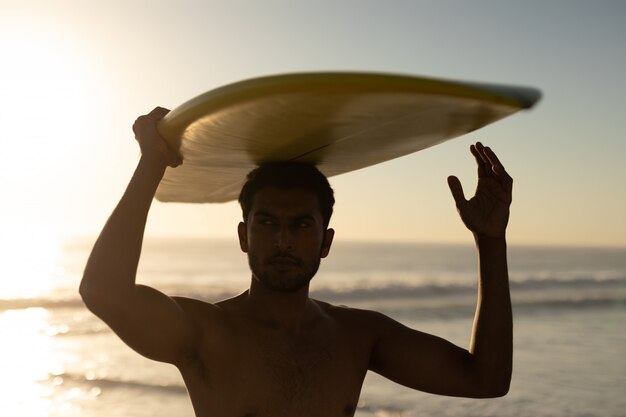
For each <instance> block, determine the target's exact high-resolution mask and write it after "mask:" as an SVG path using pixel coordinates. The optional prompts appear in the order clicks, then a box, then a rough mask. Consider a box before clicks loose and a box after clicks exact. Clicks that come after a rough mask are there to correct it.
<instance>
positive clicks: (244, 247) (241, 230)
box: [237, 222, 248, 253]
mask: <svg viewBox="0 0 626 417" xmlns="http://www.w3.org/2000/svg"><path fill="white" fill-rule="evenodd" d="M237 234H238V235H239V247H240V248H241V251H242V252H244V253H248V230H247V227H246V224H245V223H244V222H239V224H238V225H237Z"/></svg>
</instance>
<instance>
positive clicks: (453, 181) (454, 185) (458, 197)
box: [448, 175, 467, 207]
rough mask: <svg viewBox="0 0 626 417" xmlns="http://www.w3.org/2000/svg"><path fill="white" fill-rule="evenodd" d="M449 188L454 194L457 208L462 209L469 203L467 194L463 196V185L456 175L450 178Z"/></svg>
mask: <svg viewBox="0 0 626 417" xmlns="http://www.w3.org/2000/svg"><path fill="white" fill-rule="evenodd" d="M448 186H449V187H450V191H451V192H452V197H453V198H454V202H455V203H456V206H457V207H461V206H462V205H463V204H465V203H466V202H467V200H466V199H465V194H463V186H462V185H461V181H459V179H458V178H457V177H455V176H454V175H451V176H449V177H448Z"/></svg>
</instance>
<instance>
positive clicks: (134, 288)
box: [80, 108, 196, 362]
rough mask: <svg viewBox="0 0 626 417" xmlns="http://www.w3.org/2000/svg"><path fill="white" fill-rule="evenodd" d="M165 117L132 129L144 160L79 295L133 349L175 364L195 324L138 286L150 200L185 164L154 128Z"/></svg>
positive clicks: (157, 113)
mask: <svg viewBox="0 0 626 417" xmlns="http://www.w3.org/2000/svg"><path fill="white" fill-rule="evenodd" d="M167 113H168V110H166V109H163V108H156V109H154V110H153V111H152V112H151V113H149V114H147V115H145V116H141V117H139V118H138V119H137V121H136V122H135V124H134V126H133V131H134V132H135V138H136V139H137V141H138V142H139V145H140V147H141V153H142V155H141V159H140V161H139V164H138V165H137V168H136V170H135V173H134V175H133V177H132V179H131V180H130V183H129V184H128V187H127V189H126V192H125V193H124V196H123V197H122V199H121V200H120V202H119V203H118V205H117V207H116V208H115V210H114V211H113V213H112V214H111V217H110V218H109V219H108V221H107V223H106V225H105V226H104V229H103V230H102V232H101V234H100V236H99V237H98V240H97V241H96V243H95V245H94V248H93V250H92V252H91V255H90V257H89V260H88V262H87V266H86V268H85V272H84V275H83V279H82V281H81V284H80V294H81V296H82V298H83V300H84V301H85V304H86V305H87V307H88V308H89V309H90V310H91V311H92V312H94V314H96V315H97V316H99V317H100V318H101V319H103V320H104V321H105V322H106V323H107V324H108V325H109V326H110V327H111V328H112V329H113V330H114V331H115V332H116V333H117V334H118V335H119V336H120V337H121V338H122V339H123V340H124V341H125V342H126V343H127V344H128V345H129V346H131V347H132V348H133V349H135V350H136V351H138V352H139V353H141V354H143V355H144V356H147V357H150V358H152V359H156V360H161V361H165V362H176V361H178V360H180V358H181V353H182V352H183V351H184V350H186V349H189V348H190V346H191V345H193V343H194V338H195V337H196V336H195V333H194V326H193V323H192V321H191V320H190V319H189V318H188V317H187V315H186V314H185V312H184V310H183V309H182V308H181V307H180V305H179V303H177V302H176V301H175V300H174V299H172V298H169V297H167V296H166V295H164V294H162V293H160V292H158V291H157V290H155V289H152V288H150V287H146V286H142V285H136V284H135V275H136V272H137V265H138V262H139V256H140V253H141V245H142V240H143V233H144V229H145V225H146V219H147V216H148V211H149V209H150V205H151V203H152V199H153V197H154V194H155V192H156V189H157V187H158V185H159V182H160V181H161V178H162V177H163V174H164V172H165V168H166V167H167V166H168V165H169V166H172V167H174V166H177V165H179V164H180V163H181V160H180V158H179V157H178V155H176V153H174V152H173V151H171V150H170V149H169V148H168V147H167V145H166V143H165V142H164V141H163V139H162V138H161V137H160V136H159V134H158V131H157V128H156V125H157V123H158V121H159V120H160V119H161V118H163V116H165V114H167Z"/></svg>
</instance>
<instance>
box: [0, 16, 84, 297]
mask: <svg viewBox="0 0 626 417" xmlns="http://www.w3.org/2000/svg"><path fill="white" fill-rule="evenodd" d="M57 29H58V28H52V27H49V26H44V25H37V24H32V23H31V24H27V23H24V22H13V24H9V25H7V24H2V25H0V56H2V65H1V66H0V97H1V98H2V99H1V100H0V149H2V154H3V158H2V163H1V164H0V180H1V181H2V201H3V203H2V205H1V206H0V251H1V252H0V256H1V257H2V273H1V275H2V286H0V298H2V299H7V298H15V297H19V298H23V297H34V296H41V295H43V294H44V293H46V292H47V291H49V290H50V289H51V288H53V287H54V278H55V274H58V273H59V272H58V271H57V270H56V268H57V267H56V263H57V258H58V256H59V253H60V250H61V249H60V247H61V246H60V245H61V239H60V237H61V234H62V233H63V232H64V231H65V230H66V229H67V227H66V226H67V224H69V223H68V222H69V221H71V219H67V218H66V217H67V216H66V214H65V212H66V204H67V203H66V201H67V196H68V195H71V193H72V184H75V181H76V179H77V178H80V172H77V171H79V170H78V169H77V164H76V161H79V160H80V155H81V150H84V149H85V142H86V141H85V136H86V135H85V131H86V130H87V124H88V123H89V121H88V120H89V113H90V112H92V111H93V109H91V108H90V103H91V102H92V100H90V97H89V94H90V93H91V92H92V91H93V90H94V89H93V85H92V84H93V82H92V81H91V79H90V78H91V75H92V74H90V73H89V71H88V70H87V67H88V65H86V64H85V62H86V61H85V59H88V57H86V55H85V54H84V49H81V45H80V44H78V43H77V42H78V41H79V40H78V39H76V37H74V38H72V37H71V36H68V35H67V34H66V33H63V32H62V31H61V30H57Z"/></svg>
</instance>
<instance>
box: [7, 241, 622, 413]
mask: <svg viewBox="0 0 626 417" xmlns="http://www.w3.org/2000/svg"><path fill="white" fill-rule="evenodd" d="M92 243H93V242H91V241H89V240H86V241H81V242H78V241H77V242H73V243H70V244H65V245H63V246H59V247H58V248H57V249H56V250H55V251H52V252H50V253H47V254H46V255H45V256H39V255H40V254H37V253H32V254H29V256H24V257H23V258H19V257H17V258H13V259H8V260H7V261H8V262H7V263H5V265H0V268H3V269H4V270H5V271H4V273H3V277H2V287H0V337H1V339H0V341H1V343H0V371H1V378H0V416H2V417H5V416H7V417H8V416H11V417H12V416H16V417H20V416H24V417H57V416H58V417H60V416H64V417H73V416H83V417H104V416H127V417H143V416H180V417H192V416H193V410H192V408H191V404H190V401H189V399H188V396H187V393H186V390H185V387H184V385H183V382H182V379H181V377H180V376H179V374H178V372H177V370H176V369H175V368H174V367H173V366H171V365H167V364H162V363H158V362H153V361H150V360H148V359H145V358H143V357H141V356H139V355H138V354H136V353H134V352H133V351H132V350H131V349H130V348H128V347H127V346H126V345H124V343H123V342H121V341H120V340H119V339H118V338H117V337H116V336H115V335H114V334H113V333H112V332H111V331H110V330H109V329H108V328H107V327H106V325H104V324H103V323H102V322H101V321H100V320H99V319H97V318H96V317H94V316H93V315H92V314H91V313H89V311H87V309H86V308H85V307H84V306H83V304H82V302H81V300H80V298H79V297H78V293H77V288H78V284H79V281H80V277H81V274H82V269H83V267H84V265H85V262H86V260H87V256H88V254H89V251H90V249H91V244H92ZM41 259H45V262H43V261H40V260H41ZM3 263H4V261H3ZM7 265H8V266H7ZM11 265H13V266H11ZM16 265H17V266H16ZM476 268H477V266H476V254H475V249H474V248H473V246H450V245H425V244H408V243H398V244H393V243H354V242H336V243H335V245H334V247H333V250H332V252H331V254H330V256H329V257H328V258H327V259H325V260H323V261H322V266H321V268H320V271H319V273H318V275H317V276H316V277H315V278H314V280H313V282H312V287H311V290H312V293H311V296H312V297H314V298H319V299H322V300H325V301H329V302H331V303H336V304H345V305H348V306H354V307H359V308H367V309H374V310H378V311H381V312H383V313H385V314H387V315H389V316H391V317H393V318H394V319H396V320H398V321H400V322H402V323H404V324H406V325H408V326H410V327H412V328H415V329H418V330H421V331H425V332H429V333H433V334H436V335H438V336H441V337H444V338H446V339H448V340H450V341H452V342H453V343H456V344H458V345H460V346H463V347H467V346H468V344H469V339H470V333H471V326H472V319H473V314H474V307H475V301H476ZM509 269H510V278H511V292H512V298H513V310H514V328H515V330H514V346H515V347H514V349H515V353H514V370H513V379H512V384H511V389H510V392H509V394H508V395H507V396H505V397H503V398H498V399H480V400H476V399H464V398H449V397H443V396H437V395H432V394H426V393H421V392H417V391H413V390H410V389H408V388H405V387H402V386H399V385H397V384H394V383H392V382H390V381H388V380H385V379H384V378H382V377H380V376H378V375H376V374H373V373H369V374H368V376H367V377H366V380H365V383H364V386H363V390H362V393H361V400H360V402H359V407H358V410H357V413H356V416H358V417H374V416H375V417H400V416H402V417H413V416H451V417H456V416H512V417H522V416H528V417H531V416H532V417H540V416H568V417H569V416H574V417H575V416H579V417H583V416H598V417H600V416H602V417H611V416H615V417H617V416H626V395H625V393H626V391H625V389H626V331H625V330H626V326H625V324H624V323H626V249H608V248H555V247H522V246H519V247H518V246H510V247H509ZM249 280H250V274H249V272H248V269H247V261H246V258H245V255H244V254H242V253H241V252H240V251H239V249H238V246H237V243H236V242H235V241H230V242H225V241H209V240H171V239H170V240H164V239H147V240H146V243H145V245H144V250H143V255H142V259H141V262H140V267H139V273H138V282H140V283H142V284H147V285H151V286H154V287H156V288H158V289H160V290H161V291H163V292H166V293H168V294H171V295H185V296H191V297H195V298H200V299H203V300H207V301H217V300H220V299H223V298H225V297H229V296H232V295H236V294H238V293H241V292H242V291H244V290H245V289H246V288H247V286H248V284H249Z"/></svg>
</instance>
